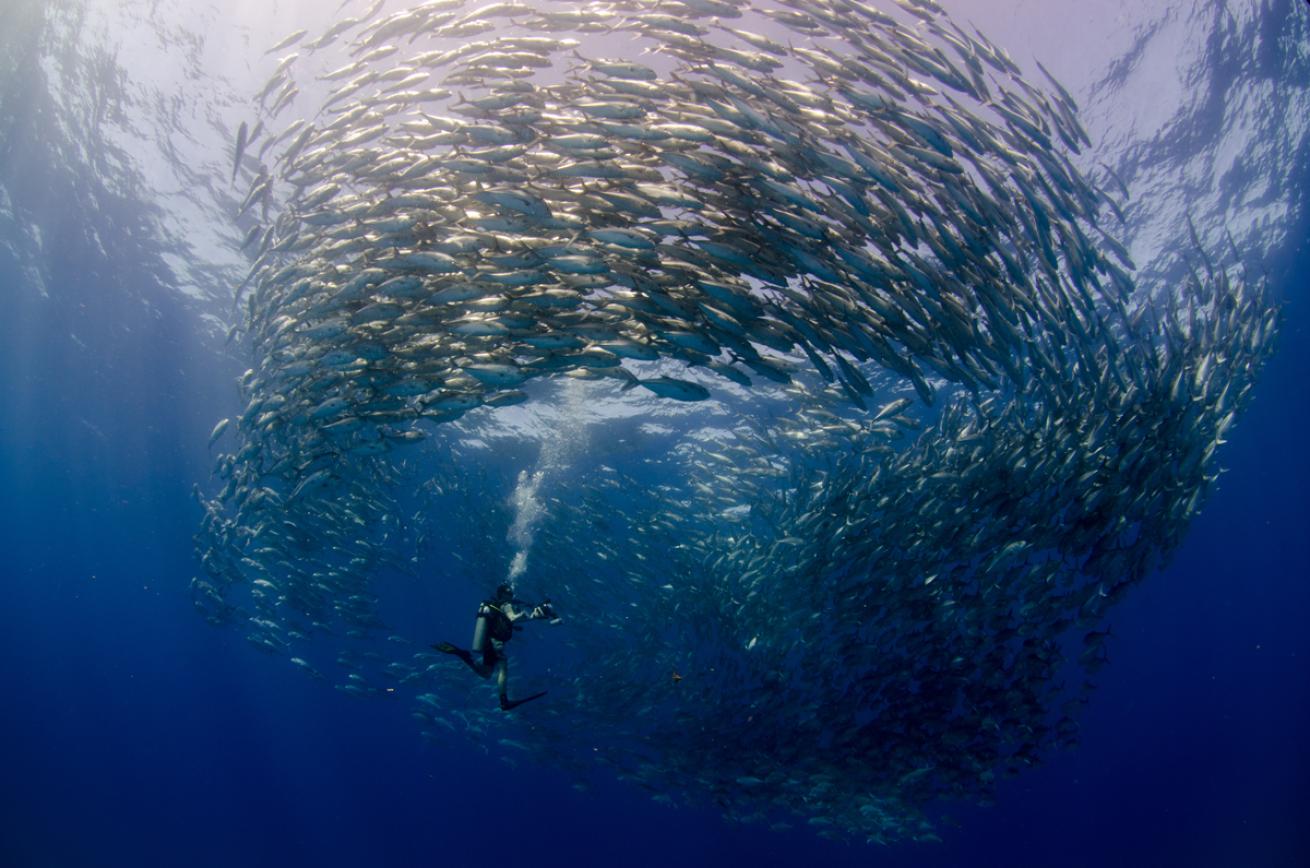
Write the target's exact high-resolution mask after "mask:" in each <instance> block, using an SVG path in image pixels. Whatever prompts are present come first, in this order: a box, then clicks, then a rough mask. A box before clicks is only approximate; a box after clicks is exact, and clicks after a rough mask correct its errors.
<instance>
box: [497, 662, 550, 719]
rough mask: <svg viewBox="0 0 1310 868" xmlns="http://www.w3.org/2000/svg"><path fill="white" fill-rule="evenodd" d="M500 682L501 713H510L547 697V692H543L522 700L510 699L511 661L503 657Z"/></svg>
mask: <svg viewBox="0 0 1310 868" xmlns="http://www.w3.org/2000/svg"><path fill="white" fill-rule="evenodd" d="M498 681H499V685H500V710H501V711H509V710H510V709H512V708H518V707H519V706H520V705H522V704H523V703H525V702H531V701H532V700H534V699H540V698H541V697H543V696H545V695H546V691H544V690H543V691H541V692H540V693H534V694H532V695H531V696H525V697H523V698H522V699H510V698H509V689H508V688H509V684H508V682H509V660H508V658H505V657H502V658H501V661H500V677H499V679H498Z"/></svg>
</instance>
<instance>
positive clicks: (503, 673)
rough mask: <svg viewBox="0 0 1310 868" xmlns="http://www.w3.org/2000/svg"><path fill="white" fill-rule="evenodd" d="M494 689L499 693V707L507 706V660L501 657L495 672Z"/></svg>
mask: <svg viewBox="0 0 1310 868" xmlns="http://www.w3.org/2000/svg"><path fill="white" fill-rule="evenodd" d="M496 689H498V690H499V691H500V707H501V708H504V707H505V706H507V705H508V704H509V658H508V657H501V658H500V663H499V664H498V671H497V672H496Z"/></svg>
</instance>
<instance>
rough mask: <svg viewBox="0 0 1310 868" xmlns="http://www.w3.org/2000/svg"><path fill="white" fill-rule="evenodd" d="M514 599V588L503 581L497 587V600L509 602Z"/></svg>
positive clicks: (498, 601)
mask: <svg viewBox="0 0 1310 868" xmlns="http://www.w3.org/2000/svg"><path fill="white" fill-rule="evenodd" d="M512 599H514V589H513V588H512V587H510V585H509V584H508V583H506V582H502V583H501V584H500V585H499V587H497V588H496V602H497V603H508V602H509V601H510V600H512Z"/></svg>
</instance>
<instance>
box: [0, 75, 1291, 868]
mask: <svg viewBox="0 0 1310 868" xmlns="http://www.w3.org/2000/svg"><path fill="white" fill-rule="evenodd" d="M47 109H48V106H44V105H43V104H42V103H40V102H39V101H37V100H35V99H33V101H32V102H30V103H21V102H19V103H15V102H14V101H12V100H11V101H9V102H7V103H5V113H6V119H5V126H4V127H3V129H4V131H5V138H4V140H3V147H2V148H0V177H2V178H3V181H4V185H5V187H6V189H7V190H8V194H9V196H10V197H11V198H12V200H13V201H14V202H15V203H17V204H19V205H20V206H21V209H22V213H24V214H25V215H26V216H27V217H28V218H30V219H31V220H32V221H33V222H34V223H35V224H38V225H39V226H40V228H41V234H42V247H43V249H44V251H45V255H44V257H43V258H42V260H41V264H42V268H43V269H44V271H45V287H46V291H47V293H48V295H45V296H42V295H40V294H38V293H36V292H34V291H33V287H32V285H31V282H30V277H29V276H28V275H27V274H26V273H25V272H24V271H23V269H22V268H21V267H19V266H18V265H17V264H14V263H15V262H16V260H15V261H14V262H11V261H9V260H5V263H4V267H3V269H0V299H3V300H4V305H5V311H4V314H3V316H2V317H0V407H3V412H2V413H0V519H2V520H0V557H2V558H3V560H2V561H0V563H2V564H3V568H2V569H0V575H2V576H3V588H4V592H5V593H4V597H3V601H4V605H3V606H0V695H3V696H4V698H5V702H4V711H3V713H2V714H0V769H3V786H0V865H5V866H10V865H12V866H22V868H26V866H47V865H49V866H120V865H123V866H126V865H160V866H166V865H183V864H185V865H197V866H208V865H214V866H219V865H224V866H226V865H234V864H238V865H249V866H264V865H268V866H273V865H279V866H285V865H305V864H315V865H321V866H337V865H341V866H344V865H387V866H393V865H394V866H407V865H443V866H445V865H449V866H464V865H469V866H472V865H480V864H483V863H486V862H488V861H500V860H506V859H507V860H511V861H513V862H515V863H519V862H522V863H525V864H527V863H533V864H542V865H557V864H558V865H564V864H569V865H600V864H616V865H651V866H655V865H661V866H662V865H668V864H671V863H672V864H683V865H710V864H714V865H721V864H757V865H800V864H810V863H813V862H820V861H822V862H824V863H827V864H830V865H868V864H886V865H905V866H930V865H942V866H946V865H952V866H954V865H969V866H974V865H977V866H1045V865H1062V866H1063V865H1068V866H1102V865H1152V866H1156V865H1159V866H1173V865H1178V866H1183V865H1186V866H1247V865H1250V866H1298V865H1304V864H1307V863H1310V825H1307V823H1306V818H1307V816H1308V815H1310V748H1307V746H1306V742H1305V739H1304V735H1303V733H1304V732H1305V730H1306V727H1307V725H1310V679H1307V678H1306V662H1307V659H1308V657H1310V631H1307V630H1306V629H1305V626H1304V625H1305V623H1306V621H1307V617H1310V589H1308V588H1307V586H1306V583H1305V581H1304V577H1305V576H1307V575H1310V542H1308V538H1307V534H1306V532H1305V528H1306V525H1307V519H1308V518H1310V494H1307V492H1310V462H1308V461H1307V457H1306V450H1305V448H1304V445H1303V443H1302V441H1303V439H1304V432H1305V431H1306V430H1308V425H1310V401H1308V400H1307V391H1306V386H1305V384H1306V378H1307V375H1308V374H1310V342H1308V341H1307V329H1310V310H1308V309H1307V302H1306V298H1307V294H1306V288H1307V287H1306V282H1305V279H1304V277H1303V275H1305V274H1306V273H1310V248H1307V247H1306V246H1305V245H1301V246H1298V247H1296V248H1295V249H1293V250H1291V251H1285V252H1283V253H1282V254H1281V255H1280V256H1279V257H1277V258H1276V259H1271V260H1270V261H1268V262H1266V263H1264V267H1265V268H1267V269H1268V271H1269V274H1270V277H1271V280H1272V281H1273V282H1274V284H1275V285H1276V286H1277V287H1278V288H1279V289H1280V290H1281V293H1282V295H1283V297H1284V298H1285V299H1286V300H1287V307H1286V320H1285V325H1284V329H1283V333H1282V336H1281V339H1280V345H1279V348H1278V352H1277V353H1276V355H1275V356H1274V358H1273V359H1272V361H1271V362H1270V364H1269V366H1268V368H1267V369H1266V370H1265V372H1264V373H1263V375H1262V378H1261V380H1260V382H1259V385H1258V387H1257V389H1256V392H1255V400H1254V402H1253V404H1252V405H1251V407H1250V408H1249V410H1248V411H1247V413H1246V414H1245V415H1244V416H1243V418H1242V419H1241V421H1240V423H1239V424H1238V426H1237V427H1236V428H1235V429H1234V430H1233V431H1232V432H1231V433H1230V435H1229V437H1228V439H1229V441H1230V442H1229V443H1228V444H1227V445H1226V446H1225V447H1224V451H1223V452H1222V460H1223V464H1224V465H1225V466H1226V467H1227V468H1228V472H1227V473H1226V474H1225V475H1224V476H1223V478H1222V480H1221V483H1220V486H1219V489H1218V492H1217V493H1216V494H1215V495H1214V497H1213V498H1212V499H1211V501H1210V502H1209V503H1208V504H1207V505H1206V506H1205V508H1204V510H1203V512H1202V514H1201V515H1200V516H1199V517H1198V518H1197V519H1196V520H1195V522H1194V523H1193V525H1192V527H1191V530H1190V532H1189V533H1188V536H1187V538H1186V540H1185V542H1184V543H1183V545H1182V546H1181V548H1180V549H1179V550H1178V551H1177V553H1176V554H1175V556H1174V558H1173V560H1172V562H1171V563H1170V564H1169V566H1168V567H1167V568H1166V569H1164V570H1162V571H1161V572H1160V573H1159V574H1157V575H1154V576H1152V577H1150V578H1149V579H1148V580H1147V581H1145V582H1144V583H1143V584H1142V585H1140V586H1139V587H1137V588H1136V589H1135V590H1134V591H1133V592H1132V593H1131V594H1129V596H1128V598H1127V599H1126V600H1125V601H1124V602H1123V603H1122V604H1121V605H1120V606H1119V607H1118V608H1117V609H1115V611H1114V614H1113V616H1112V619H1111V624H1112V631H1113V640H1112V642H1111V643H1110V645H1109V650H1110V657H1111V662H1110V665H1108V666H1106V667H1105V668H1104V669H1102V670H1101V671H1100V673H1099V674H1098V689H1097V690H1096V692H1095V693H1094V694H1093V697H1092V701H1091V703H1090V705H1089V706H1088V707H1087V708H1086V709H1085V710H1084V712H1083V717H1082V721H1083V728H1082V732H1081V745H1080V746H1079V747H1078V748H1077V749H1075V750H1073V751H1070V752H1067V753H1064V754H1059V755H1056V756H1055V757H1053V758H1052V759H1051V760H1049V761H1048V762H1047V763H1046V764H1045V765H1044V766H1042V767H1040V768H1036V769H1032V770H1030V771H1028V772H1026V773H1025V774H1023V775H1021V776H1019V777H1017V778H1015V779H1012V780H1009V781H1007V782H1005V783H1004V784H1002V785H1001V787H1000V789H999V791H998V793H997V796H996V799H995V803H994V804H993V805H991V806H988V807H977V806H964V805H961V806H958V807H956V806H951V808H950V809H949V810H948V813H950V814H951V815H952V817H953V819H954V823H953V824H952V825H950V826H948V827H946V828H945V829H943V831H942V838H943V842H942V843H941V844H935V845H894V846H892V847H888V848H870V847H866V846H863V845H845V844H834V843H831V842H828V841H824V840H821V839H819V838H817V837H816V836H814V835H813V834H811V833H810V832H808V831H804V830H793V831H784V832H773V831H769V830H767V829H766V828H764V827H758V826H732V825H728V824H726V823H724V822H723V821H722V820H721V819H720V818H719V817H718V815H717V814H716V813H715V812H712V811H707V810H703V809H695V808H676V809H675V808H669V807H664V806H661V805H659V804H655V803H653V802H651V800H650V799H649V794H646V793H644V792H642V791H640V790H637V789H635V788H633V787H630V786H627V785H624V784H621V783H617V782H615V783H604V782H602V783H600V784H598V785H597V786H595V787H594V788H592V789H591V790H589V791H586V792H579V791H576V790H574V789H572V788H571V787H570V779H569V778H568V777H566V776H565V775H564V774H562V773H561V772H558V771H555V770H553V769H552V768H551V767H550V766H549V765H548V764H545V763H543V764H540V765H538V764H535V763H532V762H529V761H520V762H519V763H518V765H517V766H516V767H510V766H507V765H506V764H504V763H503V762H501V761H500V760H499V759H498V758H497V757H496V756H495V753H496V748H495V746H494V745H486V746H482V745H478V744H476V743H470V742H468V741H466V740H463V739H462V738H454V737H452V739H451V740H450V741H449V743H444V744H434V743H431V742H425V741H423V740H422V739H420V737H419V736H418V734H417V732H416V730H415V728H414V726H413V725H412V722H411V721H409V719H408V718H407V716H406V714H405V709H403V708H401V707H399V706H398V705H396V704H391V703H387V702H385V701H376V702H361V701H359V700H355V699H352V698H350V697H348V696H345V695H343V694H341V693H339V692H337V691H333V690H331V689H330V688H329V687H327V686H326V685H324V684H323V683H321V682H317V681H314V680H312V679H308V678H306V677H304V676H303V674H301V673H299V672H298V671H296V670H295V669H294V667H290V666H287V665H285V661H282V660H276V659H275V658H270V657H269V656H266V655H263V654H260V653H259V652H257V651H256V650H254V649H253V648H252V647H251V646H250V645H249V643H247V642H245V641H244V639H243V638H242V636H241V635H240V634H239V633H238V632H236V631H230V630H221V629H215V628H213V627H211V626H209V625H208V624H206V623H205V622H204V621H203V620H201V619H200V618H199V617H198V616H197V615H196V613H195V611H194V608H193V606H192V602H191V598H190V596H189V594H188V593H187V590H186V588H187V582H188V581H189V579H190V577H191V576H192V575H194V574H195V573H196V571H197V568H196V562H195V552H194V549H193V544H192V535H193V534H194V533H195V530H196V527H197V525H198V523H199V519H200V507H199V506H198V505H197V503H196V501H195V499H194V497H193V495H192V488H193V486H195V485H197V484H199V485H201V486H202V487H205V486H209V485H211V484H212V483H211V482H210V481H209V474H210V470H211V456H210V454H209V452H208V450H207V449H206V440H207V437H208V434H209V430H210V428H211V427H212V425H213V422H214V420H215V419H217V418H220V417H223V416H227V415H231V414H233V413H235V412H238V411H239V408H238V406H237V395H236V393H235V390H234V388H233V386H232V383H233V381H234V378H235V377H236V376H237V375H238V374H239V373H240V372H241V371H242V370H243V369H244V367H245V364H244V363H243V361H242V360H241V359H240V357H239V354H238V353H237V351H235V350H233V349H229V348H224V347H223V346H222V344H221V340H220V339H215V338H214V337H213V336H212V334H210V333H209V331H208V330H207V329H206V327H205V326H204V325H203V323H202V322H201V321H200V319H199V318H198V317H197V315H196V306H195V304H194V303H192V302H188V301H186V300H184V299H183V298H182V297H180V296H179V295H178V294H177V293H176V292H175V291H174V289H173V287H172V286H171V285H170V274H169V271H168V268H167V267H166V266H165V265H163V264H162V259H161V250H160V249H159V246H158V244H157V243H156V242H155V241H153V240H152V239H151V237H150V234H149V233H148V232H146V231H144V230H142V229H141V227H142V226H145V225H148V222H149V218H150V215H151V211H150V208H149V204H148V203H143V202H140V201H135V200H134V199H133V198H132V197H131V196H121V195H119V196H116V195H114V194H112V193H110V192H109V191H107V190H106V189H104V188H102V187H100V186H98V185H97V182H96V180H95V178H94V176H93V175H92V174H90V173H88V174H79V173H70V172H69V171H68V170H67V167H66V165H60V164H56V162H55V161H54V160H52V159H51V155H50V153H49V149H48V148H47V144H48V142H49V141H50V140H49V138H48V131H47V130H46V129H45V128H44V127H43V126H42V119H43V118H44V117H45V115H44V114H43V112H44V111H46V110H47ZM1301 189H1302V190H1304V189H1305V187H1304V185H1303V186H1302V188H1301ZM1307 228H1310V227H1307ZM1290 235H1291V237H1293V238H1305V237H1306V235H1307V233H1306V232H1305V231H1303V230H1302V231H1295V232H1291V233H1290ZM6 240H13V239H6ZM433 620H434V621H435V622H440V623H442V624H444V623H447V622H448V620H449V618H448V616H447V615H445V614H439V613H433ZM454 620H455V621H460V618H458V617H457V618H455V619H454ZM461 623H462V622H461ZM433 638H436V637H435V636H434V637H433ZM583 737H585V733H579V738H583Z"/></svg>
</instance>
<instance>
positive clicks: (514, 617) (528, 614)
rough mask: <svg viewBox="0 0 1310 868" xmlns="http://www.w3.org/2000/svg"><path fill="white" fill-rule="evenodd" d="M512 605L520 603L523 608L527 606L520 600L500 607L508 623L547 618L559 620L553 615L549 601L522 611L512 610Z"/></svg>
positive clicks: (553, 610) (553, 611) (552, 608)
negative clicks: (508, 620)
mask: <svg viewBox="0 0 1310 868" xmlns="http://www.w3.org/2000/svg"><path fill="white" fill-rule="evenodd" d="M514 603H520V604H521V605H523V606H525V607H526V606H527V604H526V603H523V601H522V600H515V601H513V603H506V604H505V605H504V606H503V607H501V611H502V612H504V613H505V617H507V618H509V619H510V621H518V620H521V619H527V620H529V621H538V620H541V619H543V618H548V619H551V620H554V621H558V620H559V616H558V615H556V614H555V608H554V607H553V606H551V604H550V600H542V602H541V604H540V605H538V606H533V607H531V608H522V609H516V608H514Z"/></svg>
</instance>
